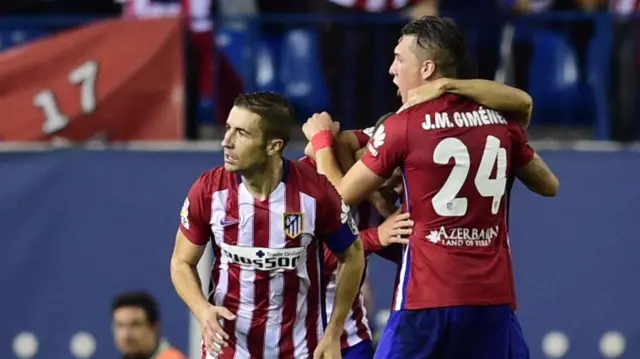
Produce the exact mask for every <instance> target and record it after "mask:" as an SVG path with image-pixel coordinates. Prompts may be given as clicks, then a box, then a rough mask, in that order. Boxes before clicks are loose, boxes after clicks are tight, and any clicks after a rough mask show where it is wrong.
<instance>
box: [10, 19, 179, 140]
mask: <svg viewBox="0 0 640 359" xmlns="http://www.w3.org/2000/svg"><path fill="white" fill-rule="evenodd" d="M182 56H183V53H182V33H181V29H180V23H179V20H177V19H158V20H124V19H115V20H107V21H103V22H98V23H93V24H90V25H88V26H85V27H81V28H78V29H74V30H70V31H67V32H63V33H61V34H59V35H55V36H52V37H48V38H45V39H43V40H40V41H36V42H33V43H30V44H27V45H25V46H21V47H17V48H14V49H10V50H8V51H4V52H2V53H0V79H2V80H1V81H0V140H2V141H46V140H50V139H52V138H54V137H61V138H65V139H68V140H72V141H83V140H88V139H90V138H92V137H94V136H97V135H98V136H100V137H101V138H103V139H106V140H108V141H130V140H178V139H182V138H183V122H184V121H183V118H184V110H183V109H184V104H183V102H184V101H183V93H184V92H183V88H184V83H183V57H182Z"/></svg>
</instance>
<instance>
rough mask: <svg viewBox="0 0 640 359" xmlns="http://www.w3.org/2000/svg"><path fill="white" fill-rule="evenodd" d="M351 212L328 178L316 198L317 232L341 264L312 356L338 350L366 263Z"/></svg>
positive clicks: (338, 352)
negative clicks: (326, 318) (326, 319)
mask: <svg viewBox="0 0 640 359" xmlns="http://www.w3.org/2000/svg"><path fill="white" fill-rule="evenodd" d="M350 212H351V211H350V208H349V206H347V205H346V204H345V203H344V202H343V201H342V200H341V199H340V196H339V195H338V193H337V192H336V191H335V189H334V188H333V187H331V185H330V184H329V183H328V182H327V191H326V192H325V194H324V196H323V197H322V198H321V199H319V200H318V213H317V216H318V217H317V218H318V219H317V228H318V230H316V235H317V236H318V238H319V239H321V240H322V241H323V242H324V243H325V244H326V245H327V247H328V248H329V250H331V251H332V252H333V253H334V254H336V256H337V257H338V260H339V261H340V262H341V268H340V270H339V271H338V276H337V279H336V296H335V302H334V306H333V310H332V313H331V318H330V320H329V323H328V324H327V328H326V329H325V333H324V336H323V338H322V340H321V342H320V343H319V344H318V347H317V349H316V352H315V353H314V358H322V357H323V356H322V355H328V354H329V353H331V354H334V353H337V354H338V355H339V354H340V336H341V335H342V332H343V330H344V323H345V321H346V319H347V316H348V315H349V310H350V309H351V306H352V304H353V301H354V300H355V298H356V296H357V295H358V292H359V290H360V280H361V279H362V274H363V273H364V267H365V260H364V249H363V247H362V243H361V242H360V239H358V238H357V233H358V229H357V227H356V224H355V222H354V220H353V218H352V217H351V213H350ZM329 357H333V356H329Z"/></svg>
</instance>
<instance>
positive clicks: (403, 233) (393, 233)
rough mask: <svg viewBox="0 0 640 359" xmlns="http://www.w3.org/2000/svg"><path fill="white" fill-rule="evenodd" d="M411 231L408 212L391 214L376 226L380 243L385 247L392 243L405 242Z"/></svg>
mask: <svg viewBox="0 0 640 359" xmlns="http://www.w3.org/2000/svg"><path fill="white" fill-rule="evenodd" d="M411 233H413V221H412V220H411V218H410V216H409V213H399V214H396V213H394V214H392V215H391V216H389V217H388V218H387V219H386V220H385V221H384V222H383V223H382V224H380V225H379V226H378V237H379V238H380V244H381V245H382V246H383V247H387V246H389V245H391V244H393V243H400V244H407V243H409V240H408V239H407V236H409V235H410V234H411Z"/></svg>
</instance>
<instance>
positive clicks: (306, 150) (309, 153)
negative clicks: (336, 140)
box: [304, 121, 340, 160]
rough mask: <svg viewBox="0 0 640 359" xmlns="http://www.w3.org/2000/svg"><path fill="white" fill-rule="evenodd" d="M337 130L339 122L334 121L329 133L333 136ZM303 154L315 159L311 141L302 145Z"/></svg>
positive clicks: (338, 130) (338, 129)
mask: <svg viewBox="0 0 640 359" xmlns="http://www.w3.org/2000/svg"><path fill="white" fill-rule="evenodd" d="M338 132H340V122H337V121H334V122H333V127H332V128H331V133H333V135H334V136H335V135H337V134H338ZM304 155H305V156H307V157H310V158H313V159H314V160H315V159H316V153H315V152H313V145H312V144H311V141H309V142H307V145H306V146H305V147H304Z"/></svg>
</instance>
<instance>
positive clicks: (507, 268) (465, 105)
mask: <svg viewBox="0 0 640 359" xmlns="http://www.w3.org/2000/svg"><path fill="white" fill-rule="evenodd" d="M510 126H511V124H510V123H509V122H507V120H506V119H505V117H504V116H503V115H502V114H500V113H498V112H496V111H493V110H490V109H485V108H482V107H480V106H479V105H478V104H476V103H474V102H472V101H471V100H469V99H467V98H464V97H460V96H457V95H452V94H447V95H444V96H442V97H441V98H440V99H438V100H435V101H431V102H428V103H425V104H422V105H418V106H415V107H412V108H409V109H408V110H405V111H403V112H402V113H401V114H399V115H396V116H394V117H391V118H390V119H389V120H387V121H386V122H385V123H384V128H383V129H382V130H380V131H378V132H376V134H375V135H374V138H373V140H372V141H371V143H370V146H369V154H368V155H366V156H365V157H368V158H365V159H364V161H365V164H366V163H367V161H369V162H375V161H387V160H388V159H390V158H391V159H393V160H394V161H395V160H398V162H400V163H402V167H403V171H404V176H405V195H406V196H407V200H406V201H405V204H404V205H405V206H406V208H405V209H407V210H408V211H409V212H410V213H411V219H412V220H413V221H414V222H415V227H414V232H413V234H412V236H411V238H410V244H409V250H407V251H406V252H405V259H404V261H403V269H402V274H401V283H400V284H399V286H398V291H397V293H396V296H395V303H394V307H395V308H397V309H399V308H408V309H417V308H429V307H443V306H455V305H490V304H508V303H511V302H512V300H513V285H512V279H511V262H510V258H509V251H508V247H507V246H508V243H507V231H506V225H505V219H504V218H505V193H506V183H507V175H508V174H509V170H510V168H509V166H510V161H509V157H510V154H511V150H512V149H511V140H510ZM402 132H404V134H401V136H398V134H399V133H402ZM398 137H401V138H404V139H406V143H396V142H392V140H391V139H392V138H398ZM385 140H388V141H390V142H391V143H388V144H387V143H385V142H387V141H385ZM385 146H389V147H391V148H386V149H385ZM378 151H380V152H382V151H391V152H393V153H392V154H389V153H388V152H386V153H383V154H380V158H379V159H376V158H375V157H378ZM381 158H385V160H383V159H381ZM374 165H375V164H374ZM369 166H371V165H369Z"/></svg>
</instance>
